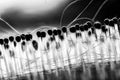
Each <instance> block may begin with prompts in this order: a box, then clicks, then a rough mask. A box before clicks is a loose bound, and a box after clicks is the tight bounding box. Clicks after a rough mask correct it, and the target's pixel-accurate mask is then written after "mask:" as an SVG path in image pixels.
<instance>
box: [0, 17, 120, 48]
mask: <svg viewBox="0 0 120 80" xmlns="http://www.w3.org/2000/svg"><path fill="white" fill-rule="evenodd" d="M119 22H120V18H119V19H118V18H117V17H114V18H112V19H108V18H106V19H104V24H103V25H102V23H101V22H99V21H95V22H94V23H92V22H91V21H87V22H86V23H85V24H81V25H79V24H75V25H73V26H72V27H69V28H67V27H62V28H57V29H48V30H47V31H37V32H36V36H37V37H38V38H41V39H43V38H45V37H46V35H47V34H48V35H49V36H50V40H51V41H54V40H55V36H58V37H59V38H60V40H64V35H63V34H66V35H67V33H68V32H70V33H75V34H76V37H78V36H81V33H82V32H84V31H87V32H88V35H89V36H90V35H92V34H96V32H95V29H101V31H102V32H104V33H106V32H107V31H108V30H107V28H106V26H105V25H108V26H111V27H114V25H115V24H118V29H119V30H118V31H120V27H119ZM89 29H91V30H90V31H88V30H89ZM78 31H79V33H77V32H78ZM32 38H33V35H32V34H21V35H18V36H15V37H14V36H10V37H9V38H4V39H0V45H4V47H5V48H9V45H8V43H9V42H13V43H14V46H16V45H17V42H18V43H19V42H21V41H25V40H26V41H30V40H32Z"/></svg>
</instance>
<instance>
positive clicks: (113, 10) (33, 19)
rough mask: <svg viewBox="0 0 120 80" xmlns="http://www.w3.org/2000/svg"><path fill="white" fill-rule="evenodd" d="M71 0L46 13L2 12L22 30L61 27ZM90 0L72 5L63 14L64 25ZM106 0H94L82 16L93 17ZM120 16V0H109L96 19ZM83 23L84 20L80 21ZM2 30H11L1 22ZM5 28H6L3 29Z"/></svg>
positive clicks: (101, 19)
mask: <svg viewBox="0 0 120 80" xmlns="http://www.w3.org/2000/svg"><path fill="white" fill-rule="evenodd" d="M72 1H74V0H69V1H68V2H67V3H65V4H64V5H61V6H60V7H58V8H57V9H55V10H53V11H50V12H49V13H46V14H45V15H39V14H38V15H24V14H23V13H22V11H20V10H12V9H11V10H6V11H5V12H4V13H3V14H2V18H3V19H5V20H6V21H7V22H8V23H9V24H11V25H12V26H14V28H15V29H17V30H19V31H21V30H25V29H35V28H37V27H39V26H55V27H60V26H59V24H60V17H61V13H62V11H63V9H64V8H65V6H67V5H68V4H69V3H70V2H72ZM89 1H90V0H80V1H78V2H77V3H75V4H73V5H72V6H70V7H69V8H68V9H67V10H66V11H65V14H64V16H63V20H62V26H65V25H67V24H69V23H70V22H71V21H72V20H73V19H74V18H75V17H76V16H77V15H78V14H79V13H80V12H81V11H82V10H83V9H84V8H85V6H86V5H87V4H88V2H89ZM103 1H104V0H94V1H93V3H92V4H91V5H90V6H89V7H88V8H87V10H86V11H85V12H84V13H83V14H82V15H81V17H89V18H92V17H93V16H94V14H95V12H96V11H97V9H98V7H99V6H100V4H101V3H103ZM115 16H116V17H120V0H108V2H107V3H106V4H105V5H104V6H103V8H102V9H101V11H100V12H99V14H98V15H97V17H96V19H95V20H98V21H101V22H103V20H104V19H105V18H112V17H115ZM79 23H80V24H81V23H82V22H81V21H79ZM0 26H1V32H2V31H3V32H4V31H5V30H6V31H7V30H11V29H10V28H9V27H8V26H7V25H5V23H3V22H0ZM2 29H4V30H2Z"/></svg>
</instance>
